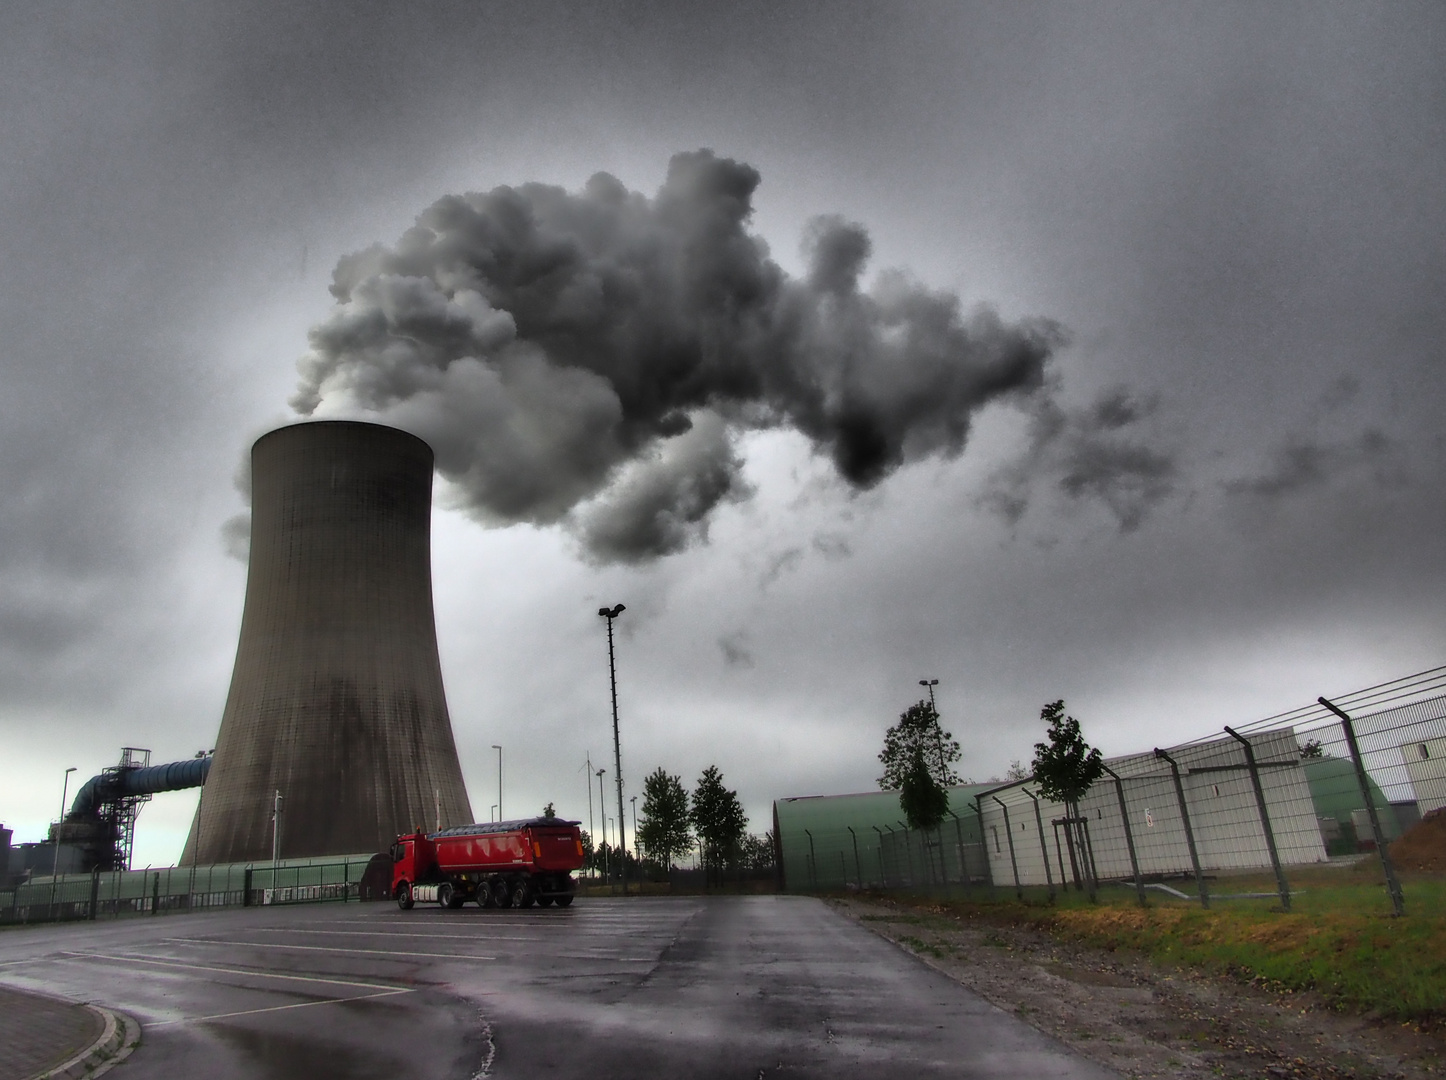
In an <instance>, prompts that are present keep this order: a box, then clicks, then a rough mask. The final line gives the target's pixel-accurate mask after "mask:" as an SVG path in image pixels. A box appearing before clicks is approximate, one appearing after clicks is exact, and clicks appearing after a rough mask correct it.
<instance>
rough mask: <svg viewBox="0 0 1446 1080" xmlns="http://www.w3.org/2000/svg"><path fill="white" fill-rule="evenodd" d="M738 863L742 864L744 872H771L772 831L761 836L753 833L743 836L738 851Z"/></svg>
mask: <svg viewBox="0 0 1446 1080" xmlns="http://www.w3.org/2000/svg"><path fill="white" fill-rule="evenodd" d="M739 862H740V863H742V865H743V867H744V869H746V870H772V869H773V833H772V831H769V832H766V833H764V834H763V835H762V836H758V835H755V834H753V833H750V834H749V835H747V836H745V837H744V838H743V844H742V846H741V848H740V850H739Z"/></svg>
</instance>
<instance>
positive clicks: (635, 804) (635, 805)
mask: <svg viewBox="0 0 1446 1080" xmlns="http://www.w3.org/2000/svg"><path fill="white" fill-rule="evenodd" d="M628 802H630V803H632V804H633V847H635V848H637V849H638V865H639V866H641V865H642V862H643V849H642V848H641V847H639V846H638V797H637V796H636V795H629V796H628ZM638 887H639V888H642V886H641V885H640V886H638Z"/></svg>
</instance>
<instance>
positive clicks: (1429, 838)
mask: <svg viewBox="0 0 1446 1080" xmlns="http://www.w3.org/2000/svg"><path fill="white" fill-rule="evenodd" d="M1389 850H1390V852H1391V861H1392V862H1394V863H1395V864H1396V868H1397V869H1399V870H1415V871H1418V872H1421V873H1427V874H1442V873H1446V807H1442V808H1441V809H1439V810H1432V811H1431V812H1430V813H1429V814H1427V815H1426V816H1425V817H1423V818H1422V819H1421V820H1420V821H1418V822H1417V823H1416V824H1415V825H1412V826H1411V827H1410V828H1409V829H1407V830H1406V831H1405V832H1404V833H1403V834H1402V835H1401V837H1400V839H1398V840H1397V841H1396V842H1395V843H1393V844H1392V845H1391V846H1390V848H1389Z"/></svg>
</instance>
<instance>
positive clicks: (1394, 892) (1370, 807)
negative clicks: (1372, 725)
mask: <svg viewBox="0 0 1446 1080" xmlns="http://www.w3.org/2000/svg"><path fill="white" fill-rule="evenodd" d="M1316 700H1317V701H1319V702H1320V703H1321V704H1322V705H1324V706H1325V707H1326V708H1327V709H1329V710H1330V711H1331V712H1333V713H1335V714H1336V715H1337V716H1339V717H1340V718H1341V727H1342V728H1343V729H1345V733H1346V746H1347V747H1349V748H1350V751H1351V762H1352V763H1353V764H1354V765H1355V767H1356V783H1357V784H1359V785H1360V787H1361V798H1362V799H1364V800H1365V802H1366V815H1367V816H1368V817H1369V818H1370V819H1371V835H1372V836H1373V837H1374V838H1375V841H1376V854H1378V855H1379V856H1380V857H1381V869H1382V870H1383V871H1385V874H1386V889H1387V891H1388V892H1390V894H1391V908H1392V910H1393V911H1395V913H1396V917H1397V918H1400V917H1401V916H1402V915H1404V914H1406V897H1405V896H1404V895H1403V894H1402V893H1401V882H1400V880H1399V879H1398V878H1397V877H1396V867H1395V866H1394V865H1393V864H1392V862H1391V853H1390V852H1389V851H1387V850H1386V835H1385V833H1384V832H1382V831H1381V819H1380V816H1379V815H1378V814H1377V813H1376V800H1375V799H1373V798H1371V782H1370V778H1369V777H1367V776H1366V766H1365V764H1364V763H1363V762H1362V761H1361V748H1360V746H1359V745H1357V743H1356V725H1355V721H1353V720H1352V719H1351V718H1350V717H1349V716H1347V715H1346V714H1345V713H1343V712H1341V710H1340V709H1337V708H1336V707H1335V706H1334V705H1332V704H1331V703H1330V702H1329V701H1327V700H1326V699H1325V698H1316Z"/></svg>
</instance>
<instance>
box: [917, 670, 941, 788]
mask: <svg viewBox="0 0 1446 1080" xmlns="http://www.w3.org/2000/svg"><path fill="white" fill-rule="evenodd" d="M919 685H920V686H923V687H927V688H928V690H929V711H930V712H931V713H933V714H934V723H935V725H936V726H935V731H936V732H937V735H936V741H937V742H938V744H939V746H938V750H939V779H940V781H941V782H943V781H944V776H945V774H946V773H947V772H948V770H947V769H946V768H945V766H944V733H943V730H942V729H940V728H938V726H937V725H938V723H939V708H938V706H937V705H935V704H934V687H936V686H938V685H939V680H938V679H920V680H919Z"/></svg>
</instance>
